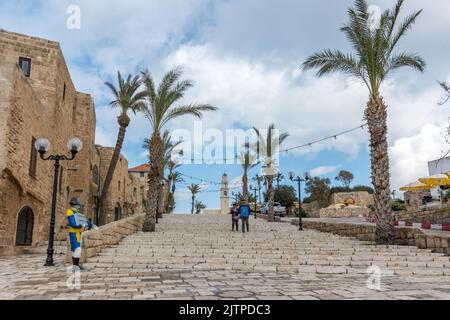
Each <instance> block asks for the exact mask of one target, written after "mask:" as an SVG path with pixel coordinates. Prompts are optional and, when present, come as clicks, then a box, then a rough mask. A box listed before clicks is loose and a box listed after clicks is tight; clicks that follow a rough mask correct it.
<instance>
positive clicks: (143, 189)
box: [128, 164, 171, 214]
mask: <svg viewBox="0 0 450 320" xmlns="http://www.w3.org/2000/svg"><path fill="white" fill-rule="evenodd" d="M149 170H150V165H149V164H142V165H140V166H137V167H134V168H131V169H128V173H129V174H130V175H131V176H133V177H134V178H135V179H138V180H139V182H140V194H141V199H142V203H141V207H142V209H145V208H146V205H147V204H146V202H145V199H147V193H148V189H149V187H148V172H149ZM169 192H171V190H169V189H168V183H167V181H165V180H164V186H163V194H162V196H163V199H164V203H163V204H161V206H165V203H166V202H165V201H166V199H167V194H168V193H169ZM162 210H163V211H164V208H162ZM163 213H165V214H169V213H170V212H163Z"/></svg>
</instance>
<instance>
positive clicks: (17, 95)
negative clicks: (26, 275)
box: [0, 30, 140, 254]
mask: <svg viewBox="0 0 450 320" xmlns="http://www.w3.org/2000/svg"><path fill="white" fill-rule="evenodd" d="M19 57H27V58H31V59H32V62H31V76H30V78H26V77H25V76H24V75H23V73H22V70H21V69H20V68H19V65H18V61H19ZM64 88H65V90H64ZM64 92H65V94H64ZM95 123H96V117H95V106H94V103H93V99H92V97H91V96H90V95H88V94H84V93H80V92H77V91H76V90H75V87H74V85H73V83H72V80H71V77H70V74H69V71H68V69H67V65H66V63H65V60H64V56H63V55H62V52H61V49H60V47H59V44H58V43H57V42H52V41H48V40H45V39H38V38H33V37H28V36H25V35H19V34H15V33H9V32H5V31H2V30H0V254H12V253H14V251H15V240H16V239H15V237H16V228H17V220H18V219H17V218H18V213H19V211H20V210H21V208H23V207H25V206H28V207H30V208H31V209H32V210H33V214H34V229H33V237H32V238H33V242H32V245H34V246H35V245H39V244H42V243H43V242H45V241H46V240H47V239H48V231H49V230H48V229H49V219H50V208H51V199H52V190H53V176H54V166H53V162H51V161H43V160H41V159H39V156H38V157H37V166H36V175H35V176H31V175H30V174H29V167H30V159H31V154H32V138H36V139H37V138H40V137H46V138H47V139H48V140H49V141H50V142H51V144H52V148H51V150H50V154H67V155H69V151H68V150H67V146H66V145H67V141H68V140H69V139H70V138H72V137H78V138H80V139H81V140H82V142H83V145H84V147H83V150H82V151H81V152H80V153H79V154H78V155H77V157H76V159H75V160H74V161H70V162H68V161H63V162H62V169H61V179H60V181H58V182H61V183H60V187H59V188H58V193H57V214H56V233H57V234H56V238H57V239H64V238H65V236H66V234H67V230H66V229H65V226H66V224H67V222H66V217H65V211H66V209H67V206H68V202H69V200H70V198H71V197H73V196H77V197H79V198H80V200H81V201H82V203H83V204H84V206H85V213H86V215H87V216H88V217H90V218H94V212H95V198H94V197H95V196H98V192H99V187H100V186H99V185H98V182H94V181H93V179H92V171H93V168H94V166H96V167H97V168H99V171H100V172H102V170H100V169H101V168H102V166H103V169H104V168H105V167H106V169H104V170H107V166H108V165H109V162H108V163H106V162H107V161H108V160H105V159H103V161H101V160H102V159H101V155H100V154H99V152H98V150H97V149H96V147H95V145H94V140H95V126H96V124H95ZM122 161H123V163H122V164H121V166H120V167H119V169H118V170H119V171H118V173H117V179H121V181H123V182H122V189H123V193H122V194H119V192H114V193H113V194H112V195H111V196H110V202H115V201H116V200H115V199H116V198H117V199H119V200H117V202H119V203H121V204H123V206H124V207H125V210H122V212H123V216H127V215H129V214H132V213H136V211H139V208H137V207H134V206H133V203H135V202H139V200H137V199H135V197H134V194H130V195H127V194H126V192H125V189H127V188H131V190H133V189H134V186H135V185H136V183H137V182H136V181H135V180H129V177H128V173H127V169H128V168H127V165H128V163H127V162H126V160H125V159H124V158H122ZM138 188H140V185H139V187H138ZM128 203H130V204H131V205H130V206H128V207H127V204H128ZM139 213H140V212H139Z"/></svg>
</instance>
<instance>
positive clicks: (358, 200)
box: [331, 191, 374, 207]
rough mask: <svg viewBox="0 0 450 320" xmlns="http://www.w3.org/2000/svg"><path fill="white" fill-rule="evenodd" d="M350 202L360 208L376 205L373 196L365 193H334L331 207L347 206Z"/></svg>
mask: <svg viewBox="0 0 450 320" xmlns="http://www.w3.org/2000/svg"><path fill="white" fill-rule="evenodd" d="M349 201H350V202H354V203H351V204H353V205H355V206H359V207H367V206H369V205H373V204H374V200H373V196H372V195H371V194H369V193H368V192H365V191H360V192H342V193H334V194H332V196H331V205H335V204H345V203H347V202H349ZM347 204H348V203H347Z"/></svg>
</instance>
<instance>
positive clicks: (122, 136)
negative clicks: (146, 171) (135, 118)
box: [99, 113, 130, 225]
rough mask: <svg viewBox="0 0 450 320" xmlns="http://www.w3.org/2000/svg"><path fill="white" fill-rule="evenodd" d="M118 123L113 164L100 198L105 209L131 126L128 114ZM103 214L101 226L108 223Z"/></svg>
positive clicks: (124, 114) (120, 118)
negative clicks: (127, 132)
mask: <svg viewBox="0 0 450 320" xmlns="http://www.w3.org/2000/svg"><path fill="white" fill-rule="evenodd" d="M117 122H118V123H119V126H120V127H119V134H118V135H117V141H116V146H115V148H114V152H113V155H112V158H111V162H110V163H109V168H108V172H107V173H106V178H105V181H104V183H103V189H102V194H101V197H100V207H101V208H103V201H104V200H105V199H106V196H107V194H108V191H109V188H110V187H111V182H112V179H113V176H114V171H115V170H116V166H117V162H118V161H119V158H120V152H121V151H122V146H123V141H124V140H125V134H126V131H127V127H128V126H129V125H130V118H129V117H128V115H127V114H126V113H122V114H121V115H120V116H119V117H118V119H117ZM101 212H102V214H101V216H100V222H99V224H100V225H104V224H105V223H106V220H107V219H106V214H105V212H104V211H103V210H101Z"/></svg>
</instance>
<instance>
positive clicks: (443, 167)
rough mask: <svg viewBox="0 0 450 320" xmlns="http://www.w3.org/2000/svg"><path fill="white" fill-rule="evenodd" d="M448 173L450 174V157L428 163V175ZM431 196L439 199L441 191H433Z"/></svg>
mask: <svg viewBox="0 0 450 320" xmlns="http://www.w3.org/2000/svg"><path fill="white" fill-rule="evenodd" d="M448 172H450V157H447V158H443V159H438V160H434V161H430V162H428V174H429V175H430V176H434V175H436V174H446V173H448ZM431 195H432V196H433V197H435V198H438V197H439V196H440V191H439V190H438V189H433V190H431Z"/></svg>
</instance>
